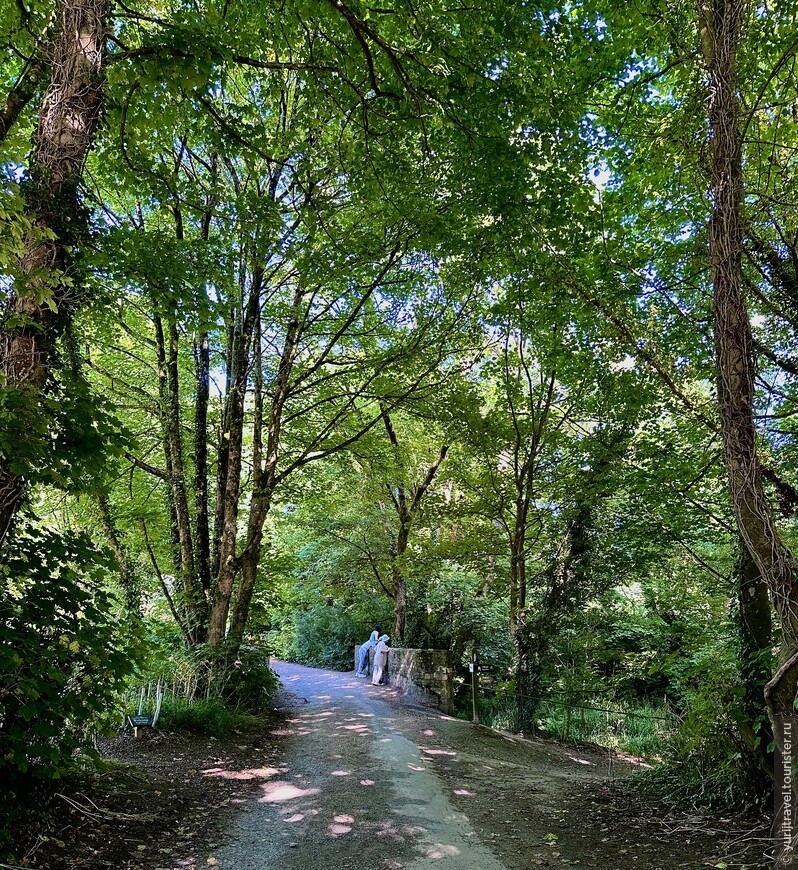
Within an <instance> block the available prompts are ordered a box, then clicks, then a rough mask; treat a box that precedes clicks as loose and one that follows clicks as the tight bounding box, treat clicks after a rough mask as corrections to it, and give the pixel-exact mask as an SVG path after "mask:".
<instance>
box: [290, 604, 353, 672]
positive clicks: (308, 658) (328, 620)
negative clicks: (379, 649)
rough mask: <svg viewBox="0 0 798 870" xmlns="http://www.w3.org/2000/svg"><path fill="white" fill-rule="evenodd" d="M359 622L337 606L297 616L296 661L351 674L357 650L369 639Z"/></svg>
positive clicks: (319, 608) (317, 609)
mask: <svg viewBox="0 0 798 870" xmlns="http://www.w3.org/2000/svg"><path fill="white" fill-rule="evenodd" d="M362 634H363V629H362V627H361V626H360V624H359V623H357V622H355V620H354V619H353V618H352V617H351V616H350V615H349V614H348V613H345V612H342V611H341V610H338V609H336V608H334V607H326V606H319V607H314V608H313V609H312V610H308V611H306V612H305V613H300V614H298V615H297V617H296V643H295V651H294V652H295V654H294V658H295V659H296V661H298V662H299V663H300V664H303V665H312V666H313V667H321V668H332V669H333V670H338V671H351V670H352V666H353V661H354V658H353V656H354V649H355V646H356V645H357V644H358V643H362V642H363V641H364V640H367V639H368V632H367V633H366V636H365V637H362Z"/></svg>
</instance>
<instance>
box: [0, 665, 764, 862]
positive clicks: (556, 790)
mask: <svg viewBox="0 0 798 870" xmlns="http://www.w3.org/2000/svg"><path fill="white" fill-rule="evenodd" d="M275 668H276V670H277V671H278V673H279V674H280V676H281V679H282V681H283V686H284V688H283V689H282V690H281V693H280V699H279V700H280V702H281V704H282V706H283V708H284V710H283V714H282V717H281V718H280V719H279V720H278V721H277V722H276V723H274V722H272V723H271V727H270V730H269V731H264V733H263V734H258V735H252V734H247V735H240V736H239V737H238V738H236V739H234V740H213V739H209V738H197V737H189V736H185V735H172V734H162V733H156V734H154V735H152V736H150V737H148V738H142V739H139V740H133V739H132V738H130V737H118V738H114V739H112V740H108V741H105V742H103V743H102V745H101V750H102V752H103V754H104V755H105V756H106V757H107V758H108V759H110V760H111V761H113V762H120V763H114V764H112V765H111V766H110V767H109V769H108V770H106V771H105V772H104V773H102V774H100V775H98V776H96V777H95V778H94V779H93V780H92V781H91V782H90V783H87V785H86V786H85V788H84V789H83V790H82V791H80V792H76V791H75V790H74V789H72V790H66V789H65V791H64V794H63V796H61V797H58V798H56V799H55V800H56V806H57V807H59V808H60V811H59V813H58V815H57V823H56V824H55V825H53V823H52V818H53V814H52V812H51V813H50V819H51V828H50V829H49V830H47V831H44V830H36V829H35V828H31V829H28V830H27V831H26V832H24V834H23V835H21V836H20V839H19V841H18V842H17V844H16V848H15V849H14V850H13V851H14V855H13V859H11V858H8V859H6V858H0V861H6V860H7V861H8V864H9V865H14V864H15V863H16V866H24V867H37V868H42V870H45V868H46V870H67V868H70V870H71V868H92V870H100V868H109V867H110V868H115V870H116V868H119V870H198V868H206V870H207V868H221V870H256V868H257V870H311V868H312V870H337V868H340V870H344V868H352V870H354V868H362V867H367V866H368V867H373V868H378V870H399V868H404V870H417V868H420V867H440V868H441V870H522V868H523V870H527V868H530V867H536V866H541V867H549V868H557V867H568V866H579V867H583V868H595V870H627V868H629V870H631V868H635V870H675V868H699V867H719V868H724V867H725V868H728V870H743V868H745V870H760V868H764V867H767V866H770V865H769V863H767V862H766V861H765V860H764V858H763V852H764V850H765V847H766V846H767V841H766V836H767V831H766V830H764V829H762V828H760V829H758V830H753V831H752V827H753V825H752V823H751V822H750V821H748V822H747V823H746V822H743V821H740V820H735V819H731V818H720V817H714V818H713V817H708V816H701V815H698V814H684V813H676V812H673V811H671V810H669V809H666V808H663V807H662V806H658V805H657V804H656V803H655V802H653V801H652V800H650V799H648V798H645V797H643V796H641V795H640V794H639V793H638V792H637V791H636V790H635V789H634V788H632V787H631V786H630V785H629V783H628V777H629V775H630V774H631V773H632V772H633V771H634V770H635V769H637V767H638V764H639V763H638V762H637V760H635V759H631V758H623V757H619V756H617V755H610V754H608V753H606V752H602V751H600V750H598V749H595V748H585V747H579V748H574V747H569V746H565V745H562V744H558V743H555V742H552V741H544V740H534V741H532V740H519V739H517V738H512V737H510V736H505V735H501V734H498V733H496V732H493V731H490V730H488V729H485V728H480V727H477V726H473V725H471V724H470V723H467V722H464V721H461V720H457V719H451V718H450V717H447V716H444V715H442V714H441V713H438V712H436V711H433V710H429V709H422V708H418V707H413V706H409V705H407V704H406V703H405V702H403V701H402V699H401V698H399V697H398V696H397V695H396V694H395V693H394V692H393V691H392V690H391V689H389V688H385V687H372V686H371V685H370V684H368V682H367V681H365V680H358V679H355V678H354V677H353V676H352V675H351V674H341V673H336V672H333V671H322V670H316V669H311V668H303V667H301V666H298V665H290V664H284V663H277V664H276V665H275ZM0 866H3V865H2V864H1V863H0ZM6 866H8V865H6Z"/></svg>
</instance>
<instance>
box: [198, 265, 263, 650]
mask: <svg viewBox="0 0 798 870" xmlns="http://www.w3.org/2000/svg"><path fill="white" fill-rule="evenodd" d="M262 287H263V269H262V268H260V267H258V268H256V269H255V270H254V271H253V275H252V280H251V282H250V289H249V294H248V296H247V300H246V304H245V307H244V311H243V316H242V318H241V331H240V334H239V335H238V337H237V340H236V342H235V344H234V350H233V366H232V368H233V372H234V380H233V383H232V384H231V385H230V400H229V402H228V411H227V414H226V419H225V428H226V431H225V432H224V434H223V438H224V439H225V441H226V442H227V470H226V480H225V488H224V491H223V492H222V493H221V494H220V495H221V499H222V501H221V505H220V507H219V508H217V513H218V515H219V517H220V525H219V526H217V528H216V535H217V536H218V538H219V556H218V573H217V575H216V581H215V585H214V589H213V600H212V604H211V610H210V616H209V619H208V643H209V644H210V645H211V646H219V645H220V644H221V643H222V641H223V640H224V639H225V634H226V632H227V618H228V615H229V612H230V599H231V597H232V594H233V585H234V583H235V578H236V575H237V574H238V571H239V567H240V561H239V559H238V557H237V555H236V543H237V540H238V499H239V494H240V491H241V467H242V459H243V456H242V451H243V445H244V404H245V399H246V393H247V383H248V378H249V357H250V349H251V345H252V338H253V333H254V329H255V321H256V319H257V318H258V317H259V316H260V296H261V289H262Z"/></svg>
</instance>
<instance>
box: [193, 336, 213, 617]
mask: <svg viewBox="0 0 798 870" xmlns="http://www.w3.org/2000/svg"><path fill="white" fill-rule="evenodd" d="M195 363H196V366H195V380H196V400H195V408H194V506H195V513H196V517H197V520H196V545H195V555H196V561H197V567H198V575H199V576H198V579H199V585H200V592H201V595H202V597H203V600H206V599H207V596H208V595H209V594H210V588H211V536H210V524H209V517H208V400H209V397H210V380H211V354H210V340H209V337H208V333H207V332H202V333H200V336H199V341H198V342H197V346H196V348H195Z"/></svg>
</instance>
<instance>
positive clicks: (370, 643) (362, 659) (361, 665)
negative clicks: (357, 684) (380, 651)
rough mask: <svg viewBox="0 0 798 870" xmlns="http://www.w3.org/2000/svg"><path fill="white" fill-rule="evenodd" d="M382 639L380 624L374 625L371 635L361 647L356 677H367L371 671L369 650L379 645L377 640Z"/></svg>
mask: <svg viewBox="0 0 798 870" xmlns="http://www.w3.org/2000/svg"><path fill="white" fill-rule="evenodd" d="M379 639H380V627H379V625H377V626H375V627H374V631H372V632H371V637H370V638H369V639H368V640H367V641H366V642H365V643H364V644H363V645H362V646H361V647H360V652H359V657H358V660H357V671H356V673H355V676H356V677H367V676H368V673H369V650H370V649H371V648H372V647H375V646H377V641H378V640H379Z"/></svg>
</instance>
